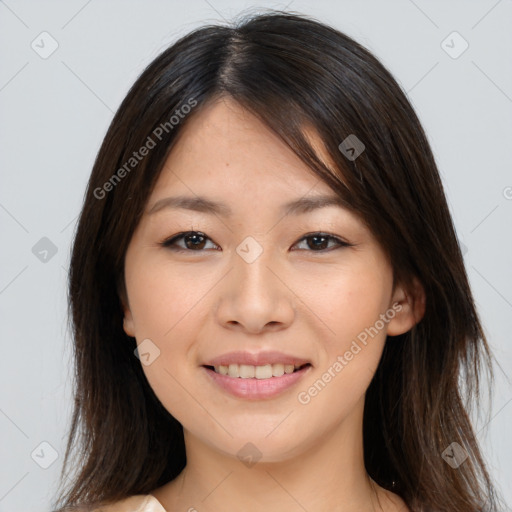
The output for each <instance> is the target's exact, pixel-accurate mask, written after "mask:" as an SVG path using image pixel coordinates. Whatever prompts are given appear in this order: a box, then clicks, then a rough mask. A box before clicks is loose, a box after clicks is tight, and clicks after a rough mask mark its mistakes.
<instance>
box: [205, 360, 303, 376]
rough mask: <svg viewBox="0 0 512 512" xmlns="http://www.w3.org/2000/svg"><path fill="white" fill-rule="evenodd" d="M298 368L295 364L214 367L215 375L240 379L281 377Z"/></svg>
mask: <svg viewBox="0 0 512 512" xmlns="http://www.w3.org/2000/svg"><path fill="white" fill-rule="evenodd" d="M298 368H300V365H298V364H296V365H293V364H282V363H276V364H266V365H263V366H253V365H250V364H240V365H239V364H230V365H229V366H224V365H219V366H214V370H215V372H216V373H220V374H221V375H227V376H228V377H239V378H241V379H254V378H256V379H270V378H271V377H281V376H282V375H284V374H285V373H293V372H294V370H297V369H298Z"/></svg>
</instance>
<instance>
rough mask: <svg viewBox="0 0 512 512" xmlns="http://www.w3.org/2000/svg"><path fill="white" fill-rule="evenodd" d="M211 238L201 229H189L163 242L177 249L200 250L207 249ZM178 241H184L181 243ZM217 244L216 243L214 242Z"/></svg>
mask: <svg viewBox="0 0 512 512" xmlns="http://www.w3.org/2000/svg"><path fill="white" fill-rule="evenodd" d="M208 241H210V242H211V240H210V239H209V238H208V237H207V236H206V235H205V234H204V233H201V232H200V231H187V232H185V233H180V234H178V235H176V236H173V237H171V238H170V239H169V240H166V241H165V242H163V243H162V245H163V246H164V247H167V248H169V249H172V250H176V251H180V250H181V251H197V252H200V251H202V250H203V249H205V246H206V244H207V242H208ZM178 242H183V244H179V243H178ZM212 244H213V242H212ZM213 245H215V244H213Z"/></svg>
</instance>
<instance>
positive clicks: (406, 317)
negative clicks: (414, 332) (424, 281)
mask: <svg viewBox="0 0 512 512" xmlns="http://www.w3.org/2000/svg"><path fill="white" fill-rule="evenodd" d="M389 307H390V309H393V310H394V311H395V316H394V317H393V318H392V319H391V320H390V321H389V323H388V329H387V334H388V336H398V335H399V334H404V333H406V332H407V331H409V330H411V329H412V328H413V327H414V326H415V325H416V324H417V323H418V322H419V321H420V320H421V319H422V318H423V315H424V314H425V290H424V289H423V286H422V285H421V283H420V282H419V280H418V279H417V278H416V277H415V278H413V282H412V286H410V287H409V289H407V290H406V289H405V287H404V286H402V285H398V286H397V287H396V288H395V291H394V292H393V297H392V299H391V303H390V305H389Z"/></svg>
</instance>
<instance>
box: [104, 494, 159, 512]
mask: <svg viewBox="0 0 512 512" xmlns="http://www.w3.org/2000/svg"><path fill="white" fill-rule="evenodd" d="M94 512H167V511H166V510H165V508H164V507H162V504H161V503H160V502H159V501H158V500H157V499H156V498H155V497H154V496H152V495H151V494H146V495H144V494H137V495H135V496H130V497H129V498H126V499H124V500H121V501H117V502H116V503H113V504H112V505H108V506H106V507H101V508H97V509H95V510H94Z"/></svg>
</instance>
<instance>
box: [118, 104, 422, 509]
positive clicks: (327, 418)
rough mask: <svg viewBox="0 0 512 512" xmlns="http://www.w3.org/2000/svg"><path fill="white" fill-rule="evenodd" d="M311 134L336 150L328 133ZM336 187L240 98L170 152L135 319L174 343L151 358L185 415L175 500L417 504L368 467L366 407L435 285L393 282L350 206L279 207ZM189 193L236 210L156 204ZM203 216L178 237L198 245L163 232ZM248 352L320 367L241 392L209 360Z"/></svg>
mask: <svg viewBox="0 0 512 512" xmlns="http://www.w3.org/2000/svg"><path fill="white" fill-rule="evenodd" d="M309 136H310V139H311V140H312V141H313V143H314V144H315V147H316V148H317V149H318V151H319V152H320V154H321V156H322V158H323V159H324V161H326V162H328V161H329V157H328V155H327V154H326V153H325V151H324V152H323V153H322V144H321V141H320V140H318V138H317V137H316V136H315V134H314V133H312V132H309ZM322 193H327V194H328V193H330V194H332V193H333V192H332V190H331V189H330V188H329V187H328V186H327V185H326V184H325V183H324V182H322V181H320V180H319V179H318V178H317V177H316V176H315V175H314V174H313V173H312V172H311V171H310V170H309V169H308V168H307V167H306V165H305V164H304V163H303V162H301V161H300V160H299V158H298V157H297V156H296V155H295V154H294V153H293V152H292V151H291V150H290V149H289V148H288V147H287V146H286V145H285V144H284V143H283V142H282V141H281V140H280V139H279V138H278V137H277V136H276V135H274V134H273V133H272V132H271V131H269V129H268V128H267V127H266V126H265V125H264V124H262V123H261V122H260V121H259V120H258V119H257V118H256V117H254V116H253V115H251V114H250V113H249V112H247V111H245V110H244V109H243V108H242V107H240V106H239V105H238V104H237V103H236V102H234V101H233V100H232V99H229V98H221V99H220V100H217V101H216V102H214V103H212V104H210V105H209V106H208V107H206V108H205V109H204V110H203V111H202V112H199V113H198V115H197V116H195V117H193V118H191V119H190V120H189V123H188V124H187V125H186V126H185V127H184V129H183V131H182V133H181V134H180V139H179V143H178V144H177V145H176V146H175V147H174V148H173V150H172V152H171V153H170V155H169V157H168V160H167V162H166V164H165V167H164V169H163V171H162V173H161V175H160V177H159V179H158V181H157V183H156V186H155V188H154V190H153V192H152V195H151V197H150V198H149V200H148V203H147V208H146V213H145V215H144V216H143V218H142V220H141V222H140V223H139V225H138V226H137V229H136V231H135V233H134V235H133V238H132V240H131V242H130V244H129V247H128V250H127V253H126V258H125V279H126V289H127V300H126V301H125V306H124V309H125V318H124V329H125V331H126V333H127V334H128V335H129V336H134V337H135V338H136V340H137V343H141V342H142V341H143V340H145V339H147V338H149V339H150V340H151V341H152V343H154V345H156V346H157V347H158V349H159V350H160V355H159V357H157V358H156V359H155V360H154V361H153V362H152V363H151V364H149V365H143V369H144V372H145V374H146V376H147V379H148V381H149V383H150V385H151V386H152V388H153V390H154V391H155V393H156V395H157V396H158V398H159V399H160V401H161V402H162V404H163V405H164V406H165V408H166V409H167V410H168V411H169V412H170V413H171V414H172V415H173V416H174V417H175V418H177V419H178V420H179V421H180V423H181V424H182V425H183V428H184V434H185V444H186V451H187V466H186V467H185V469H184V470H183V471H182V473H181V474H180V475H179V477H177V478H176V479H175V480H173V481H171V482H169V483H168V484H167V485H164V486H162V487H160V488H158V489H155V490H154V491H153V492H152V494H153V496H155V497H156V498H157V499H158V500H159V501H160V502H161V504H162V505H163V506H164V507H165V509H166V510H167V511H175V510H184V511H185V510H189V509H192V510H193V509H194V508H195V509H197V510H200V511H212V512H213V511H219V510H223V511H226V512H231V511H235V510H237V511H238V510H244V511H247V512H256V511H261V510H266V511H268V512H274V511H279V512H282V510H287V511H288V512H304V510H307V511H309V512H320V511H322V512H323V511H340V512H341V511H343V512H349V511H350V512H351V511H354V512H355V511H358V512H361V511H373V510H384V511H398V510H403V511H405V510H407V508H406V506H405V505H404V503H403V502H402V500H401V499H400V498H399V497H398V496H397V495H394V494H392V493H390V492H388V491H385V490H384V489H382V488H380V487H378V486H377V485H376V484H375V483H374V482H373V481H371V479H370V478H369V477H368V475H367V473H366V471H365V467H364V462H363V442H362V418H363V406H364V397H365V391H366V389H367V387H368V385H369V384H370V381H371V379H372V377H373V375H374V373H375V370H376V368H377V365H378V362H379V359H380V356H381V354H382V350H383V347H384V343H385V342H386V336H387V335H389V336H394V335H397V334H401V333H403V332H406V331H408V330H409V329H411V327H412V326H413V325H414V324H415V323H416V322H417V321H418V320H419V319H420V318H421V316H422V314H423V311H424V302H423V300H424V299H423V297H422V295H421V290H420V291H418V290H417V289H415V290H412V291H411V290H405V289H403V288H402V287H401V286H400V285H396V286H395V287H393V272H392V267H391V264H390V262H389V261H388V259H387V257H386V255H385V254H384V252H383V250H382V249H381V247H380V246H379V244H378V243H377V242H376V240H375V238H374V237H373V235H372V233H371V232H370V231H369V230H368V228H367V227H366V226H365V225H364V224H363V222H362V221H361V220H360V219H359V218H358V217H357V216H356V215H354V214H353V213H351V212H349V211H348V210H346V209H344V208H341V207H339V206H328V207H324V208H321V209H318V210H315V211H311V212H307V213H302V214H299V215H292V214H290V215H287V216H284V217H283V215H282V214H280V213H279V208H280V206H281V205H282V204H283V203H286V202H288V201H291V200H294V199H298V198H301V197H303V196H305V195H307V196H313V195H318V194H322ZM177 194H184V195H188V196H192V197H195V196H196V195H200V196H206V197H208V198H210V199H214V200H217V201H222V202H224V203H226V204H227V205H228V206H229V207H230V208H231V209H232V210H233V216H232V217H231V218H230V217H225V218H224V217H222V216H221V215H218V214H217V215H216V214H211V213H205V212H197V211H191V210H185V209H171V208H163V209H161V210H159V211H158V212H155V213H152V214H149V213H148V212H149V211H150V210H151V208H152V207H153V205H154V204H155V203H156V202H157V201H158V200H160V199H162V198H165V197H168V196H173V195H177ZM193 230H197V231H200V232H202V233H204V234H205V235H206V236H207V238H206V242H205V243H203V245H201V244H199V245H200V247H201V248H200V249H194V242H195V243H196V244H197V239H195V240H192V241H191V240H190V239H189V241H188V245H187V244H186V240H183V239H181V240H180V241H177V242H176V244H177V248H181V249H182V251H183V252H178V251H173V250H172V248H170V247H163V246H162V245H161V243H162V242H163V241H164V240H166V239H169V238H171V237H172V236H173V235H175V234H178V233H180V232H182V231H193ZM312 232H313V233H317V232H327V233H329V234H332V235H334V236H338V237H340V238H342V239H344V240H346V241H348V242H350V243H351V244H353V246H351V247H343V246H340V247H339V246H337V244H336V242H335V241H334V240H331V241H329V242H328V243H329V245H328V246H327V249H326V250H323V251H320V250H319V249H317V248H316V246H315V245H314V243H312V242H311V238H309V240H310V243H309V245H308V239H304V235H306V234H310V233H312ZM247 236H251V237H253V238H254V239H255V240H256V241H257V242H258V243H259V244H260V246H261V248H262V249H263V252H262V254H261V255H260V256H259V257H258V258H257V259H256V260H255V261H253V262H251V263H248V262H247V261H245V260H244V259H243V258H242V257H240V256H239V254H238V253H237V252H236V248H237V247H238V246H239V244H240V243H241V242H242V241H243V240H244V239H245V238H246V237H247ZM187 247H189V248H188V249H187ZM190 247H192V248H190ZM325 247H326V246H322V248H325ZM393 304H395V308H397V305H399V306H401V308H400V311H399V312H396V310H395V315H394V317H393V318H392V319H391V320H389V321H388V323H386V324H385V327H384V328H383V329H381V330H380V331H379V333H378V335H376V336H374V337H373V338H369V342H368V343H367V345H366V346H363V345H361V346H362V347H363V348H362V350H361V351H360V352H359V353H357V355H355V356H354V357H353V358H352V359H351V360H350V361H349V362H348V364H347V365H346V366H345V367H344V368H343V370H342V371H340V372H339V373H338V374H336V377H334V378H332V379H331V381H330V382H329V383H328V384H327V385H326V386H325V387H324V388H323V389H322V390H321V392H319V393H318V394H317V395H316V396H314V397H313V398H311V400H310V402H309V403H307V404H302V403H300V402H299V401H298V398H297V396H298V393H299V392H301V391H305V390H306V391H307V390H308V388H309V387H310V386H311V385H312V384H313V383H314V382H315V381H316V380H317V379H319V378H321V376H322V374H324V372H326V371H327V370H328V368H329V367H332V366H333V363H334V362H335V361H336V360H337V357H338V356H339V355H343V354H345V352H346V351H347V350H349V348H350V346H351V343H352V341H353V340H355V339H356V337H357V335H358V334H359V333H361V332H362V331H364V329H365V328H368V327H370V326H373V325H374V324H375V322H376V321H377V320H378V319H379V315H381V314H385V313H386V311H389V310H390V308H391V309H392V307H393ZM387 342H388V343H393V338H389V339H388V341H387ZM234 350H246V351H251V352H256V351H259V350H280V351H282V352H285V353H287V354H292V355H295V356H298V357H301V358H304V359H307V360H309V361H310V362H311V364H312V368H310V370H309V373H308V374H307V375H305V376H304V377H303V378H302V380H301V381H299V382H298V383H297V384H296V385H294V387H293V388H292V389H288V390H286V391H285V392H283V393H281V394H280V395H278V396H277V397H273V398H270V399H262V400H246V399H243V398H236V397H233V396H230V395H228V394H226V393H225V392H224V391H222V390H220V388H218V387H217V386H216V385H214V384H212V383H211V380H210V379H209V378H208V375H206V373H205V370H204V369H203V368H202V365H203V364H206V363H207V362H208V361H209V360H210V359H211V358H213V357H216V356H219V355H221V354H224V353H226V352H231V351H234ZM248 442H251V443H252V444H253V445H255V446H256V447H257V449H258V450H259V452H260V453H261V459H260V460H259V461H258V463H257V464H255V465H253V466H251V467H248V466H246V465H245V464H243V463H242V462H241V461H240V460H239V458H238V456H237V453H238V451H239V450H240V449H241V448H242V447H243V446H244V445H246V443H248Z"/></svg>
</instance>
